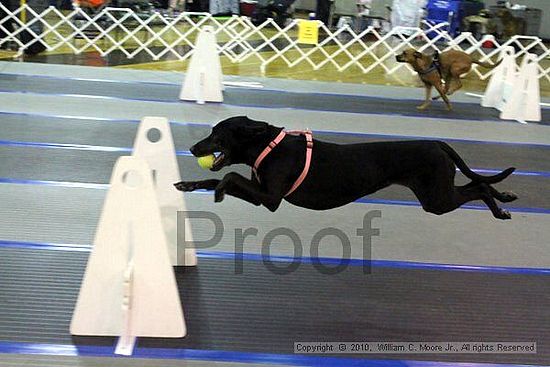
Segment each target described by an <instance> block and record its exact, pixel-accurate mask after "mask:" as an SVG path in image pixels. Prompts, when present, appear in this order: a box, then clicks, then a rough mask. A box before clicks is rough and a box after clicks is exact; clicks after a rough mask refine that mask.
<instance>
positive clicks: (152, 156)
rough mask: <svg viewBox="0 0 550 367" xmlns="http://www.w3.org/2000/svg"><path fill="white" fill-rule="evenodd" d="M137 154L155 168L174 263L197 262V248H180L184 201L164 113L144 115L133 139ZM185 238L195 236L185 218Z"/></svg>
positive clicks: (191, 264)
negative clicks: (179, 223) (179, 214)
mask: <svg viewBox="0 0 550 367" xmlns="http://www.w3.org/2000/svg"><path fill="white" fill-rule="evenodd" d="M132 155H133V156H134V157H139V158H143V159H145V160H146V161H147V163H148V164H149V167H150V168H151V170H152V172H153V178H154V183H155V190H156V193H157V198H158V202H159V205H160V211H161V216H162V223H163V228H164V232H165V234H166V240H167V242H168V252H169V254H170V259H171V262H172V265H182V266H195V265H197V255H196V253H195V249H194V248H184V247H182V246H180V248H178V245H177V243H178V238H177V237H178V234H177V231H178V228H177V212H178V211H185V210H186V206H185V201H184V197H183V195H182V193H181V192H179V191H178V190H176V189H175V188H174V184H175V183H176V182H179V181H181V178H180V177H181V176H180V170H179V166H178V161H177V159H176V150H175V147H174V139H173V138H172V131H171V129H170V124H169V122H168V120H167V119H166V118H164V117H152V116H148V117H144V118H143V119H142V120H141V123H140V125H139V128H138V132H137V135H136V138H135V141H134V151H133V154H132ZM184 225H185V227H184V228H180V230H185V238H186V240H187V241H192V240H193V236H192V232H191V227H190V225H189V223H188V221H185V224H184Z"/></svg>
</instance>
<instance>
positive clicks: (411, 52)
mask: <svg viewBox="0 0 550 367" xmlns="http://www.w3.org/2000/svg"><path fill="white" fill-rule="evenodd" d="M423 56H424V55H422V53H421V52H418V51H416V50H415V49H414V48H408V49H406V50H404V51H403V52H401V53H400V54H399V55H397V56H395V60H397V62H406V63H409V64H411V65H415V64H416V62H417V60H418V59H421V58H422V57H423Z"/></svg>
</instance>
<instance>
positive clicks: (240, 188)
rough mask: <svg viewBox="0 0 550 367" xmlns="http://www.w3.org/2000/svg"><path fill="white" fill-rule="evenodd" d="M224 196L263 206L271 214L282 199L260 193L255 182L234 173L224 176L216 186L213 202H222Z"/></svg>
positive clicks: (272, 194)
mask: <svg viewBox="0 0 550 367" xmlns="http://www.w3.org/2000/svg"><path fill="white" fill-rule="evenodd" d="M225 194H229V195H231V196H235V197H238V198H239V199H242V200H245V201H248V202H249V203H252V204H254V205H263V206H265V207H266V208H267V209H269V210H270V211H272V212H274V211H275V210H277V208H278V207H279V205H280V204H281V201H282V199H283V198H282V195H277V194H275V193H267V192H264V191H262V189H261V187H260V185H259V184H258V182H257V181H252V180H249V179H247V178H245V177H243V176H241V175H239V174H238V173H235V172H230V173H228V174H227V175H225V176H224V178H223V179H222V180H221V182H220V183H219V184H218V185H217V186H216V189H215V194H214V201H215V202H220V201H222V200H223V198H224V195H225Z"/></svg>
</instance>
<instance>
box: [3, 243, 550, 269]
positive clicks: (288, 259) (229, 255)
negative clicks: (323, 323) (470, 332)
mask: <svg viewBox="0 0 550 367" xmlns="http://www.w3.org/2000/svg"><path fill="white" fill-rule="evenodd" d="M0 247H4V248H22V249H32V250H54V251H55V250H58V251H76V252H90V251H91V249H92V246H91V245H84V244H72V243H67V244H63V243H41V242H23V241H9V240H0ZM197 256H198V257H199V258H203V259H217V260H229V261H234V260H236V259H239V260H241V259H242V260H246V261H267V262H282V263H292V262H296V263H303V264H312V263H322V264H324V265H328V266H337V265H339V264H345V265H350V266H365V265H370V266H372V267H378V268H400V269H420V270H438V271H466V272H482V273H504V274H530V275H550V269H545V268H519V267H507V266H484V265H458V264H437V263H420V262H412V261H398V260H368V259H367V260H365V259H340V258H332V257H319V258H311V257H293V256H274V255H271V256H264V255H262V254H255V253H242V254H235V253H233V252H222V251H201V250H198V251H197Z"/></svg>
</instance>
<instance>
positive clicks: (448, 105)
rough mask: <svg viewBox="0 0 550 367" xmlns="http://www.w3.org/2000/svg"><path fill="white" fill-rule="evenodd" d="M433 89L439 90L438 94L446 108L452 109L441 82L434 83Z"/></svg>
mask: <svg viewBox="0 0 550 367" xmlns="http://www.w3.org/2000/svg"><path fill="white" fill-rule="evenodd" d="M434 87H435V89H437V91H438V92H439V95H440V96H441V98H443V101H445V104H446V105H447V110H449V111H452V110H453V107H452V106H451V102H449V98H447V95H446V94H445V88H444V87H443V85H441V83H437V84H436V85H434Z"/></svg>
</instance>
